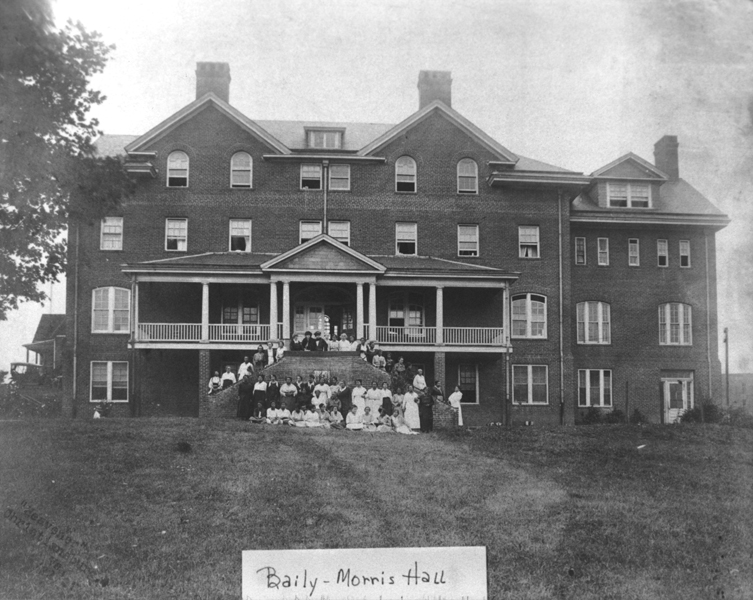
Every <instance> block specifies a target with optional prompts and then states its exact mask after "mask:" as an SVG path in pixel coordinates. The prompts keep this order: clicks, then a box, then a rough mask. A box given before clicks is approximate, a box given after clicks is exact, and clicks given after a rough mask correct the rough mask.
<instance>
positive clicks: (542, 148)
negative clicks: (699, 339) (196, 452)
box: [0, 0, 753, 373]
mask: <svg viewBox="0 0 753 600" xmlns="http://www.w3.org/2000/svg"><path fill="white" fill-rule="evenodd" d="M53 9H54V10H55V14H56V19H57V21H58V23H59V24H61V25H62V24H63V23H64V22H65V21H66V20H67V19H73V20H79V21H81V22H82V23H83V24H84V26H85V27H86V28H87V29H88V30H95V31H98V32H99V33H101V34H102V37H103V39H104V41H105V42H106V43H108V44H114V45H115V46H116V48H115V49H114V50H113V51H112V54H111V58H110V61H109V63H108V65H107V67H106V69H105V71H104V73H102V74H101V75H98V76H96V77H95V78H94V79H93V81H92V87H94V88H95V89H98V90H100V91H102V92H103V93H104V94H105V95H106V96H107V99H106V101H105V102H104V104H102V105H101V106H98V107H95V109H94V110H93V111H92V115H93V116H94V117H96V118H97V119H98V120H99V123H100V128H101V129H102V130H103V131H104V132H105V133H110V134H141V133H144V132H145V131H147V130H148V129H150V128H152V127H153V126H154V125H156V124H157V123H159V122H160V121H162V120H163V119H165V118H167V117H169V116H170V115H171V114H173V113H174V112H176V111H177V110H179V109H180V108H182V107H183V106H185V105H186V104H188V103H189V102H191V101H192V100H193V99H194V97H195V65H196V62H198V61H221V62H227V63H229V64H230V70H231V77H232V83H231V85H230V103H231V104H232V105H233V106H235V107H236V108H237V109H239V110H240V111H241V112H242V113H244V114H245V115H247V116H248V117H250V118H252V119H259V120H264V119H270V120H271V119H289V120H322V121H364V122H379V123H398V122H400V121H401V120H403V119H404V118H406V117H407V116H409V115H410V114H411V113H413V112H414V111H415V110H417V108H418V92H417V89H416V82H417V79H418V73H419V71H420V70H422V69H428V70H446V71H452V78H453V84H452V86H453V87H452V104H453V108H455V109H456V110H458V111H459V112H460V113H461V114H463V115H464V116H465V117H466V118H468V119H469V120H470V121H472V122H473V123H475V124H476V125H478V126H479V127H480V128H481V129H482V130H484V131H485V132H487V133H488V134H489V135H491V136H492V137H493V138H494V139H496V140H497V141H498V142H500V143H501V144H502V145H504V146H506V147H508V148H510V149H511V150H512V151H513V152H516V153H519V154H522V155H524V156H529V157H532V158H536V159H538V160H543V161H545V162H549V163H552V164H555V165H559V166H562V167H566V168H569V169H573V170H575V171H581V172H585V173H591V172H593V171H595V170H596V169H598V168H599V167H601V166H603V165H605V164H607V163H609V162H611V161H612V160H614V159H615V158H617V157H619V156H621V155H622V154H625V153H626V152H629V151H632V152H635V153H636V154H638V155H639V156H641V157H643V158H645V159H647V160H648V161H649V162H653V145H654V142H656V141H657V140H658V139H659V138H660V137H662V136H663V135H664V134H672V135H677V136H678V138H679V142H680V175H681V177H683V178H684V179H686V180H688V181H689V182H690V183H691V184H692V185H693V186H695V187H696V188H697V189H698V190H699V191H701V192H702V193H703V194H704V195H706V197H708V198H709V199H710V200H711V201H712V202H713V203H714V204H715V205H716V206H718V207H719V208H720V209H722V210H723V211H724V212H726V213H727V214H728V215H729V216H730V218H731V219H732V224H731V225H730V226H728V227H727V228H726V229H724V230H723V231H721V232H720V233H718V234H717V268H718V296H719V335H720V352H721V351H722V350H721V349H722V345H721V336H722V329H723V328H724V327H728V328H729V331H730V371H731V372H733V373H734V372H753V320H752V319H751V318H750V312H751V311H750V309H751V308H752V307H753V236H752V235H751V232H752V231H753V175H752V174H753V35H751V32H753V2H750V1H749V0H451V1H450V0H425V1H421V0H416V1H409V0H384V1H375V0H358V1H355V0H350V1H345V0H327V1H322V0H281V1H272V0H263V1H258V0H212V1H211V2H207V1H206V0H179V1H176V0H149V1H145V0H130V1H129V2H102V0H57V2H54V1H53ZM53 292H54V294H53V301H52V303H47V305H45V306H40V305H36V304H26V305H24V306H23V307H22V308H21V309H20V310H19V311H16V312H15V313H12V314H11V315H10V316H9V319H8V321H7V322H4V323H0V340H3V343H2V344H0V369H7V365H8V363H9V362H10V361H11V360H24V358H25V351H24V350H23V348H22V347H21V344H22V343H25V342H29V341H31V339H32V337H33V335H34V330H35V328H36V325H37V323H38V320H39V316H40V315H41V314H42V313H43V312H51V311H52V312H64V310H65V306H64V296H65V290H64V287H63V286H62V284H58V285H56V286H55V287H54V288H53ZM721 358H722V363H724V358H723V355H722V356H721Z"/></svg>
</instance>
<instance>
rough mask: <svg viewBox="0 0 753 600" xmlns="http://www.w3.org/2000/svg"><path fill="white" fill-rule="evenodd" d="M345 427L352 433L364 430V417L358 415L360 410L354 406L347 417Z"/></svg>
mask: <svg viewBox="0 0 753 600" xmlns="http://www.w3.org/2000/svg"><path fill="white" fill-rule="evenodd" d="M345 427H346V428H347V429H350V430H351V431H361V430H362V429H363V417H362V416H361V415H359V414H358V409H357V408H356V407H355V406H353V407H352V408H351V409H350V412H349V413H348V416H347V417H345Z"/></svg>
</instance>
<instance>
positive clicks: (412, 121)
mask: <svg viewBox="0 0 753 600" xmlns="http://www.w3.org/2000/svg"><path fill="white" fill-rule="evenodd" d="M434 112H437V113H439V114H441V115H442V116H443V117H445V118H446V119H447V120H449V121H450V122H451V123H453V124H454V125H456V126H457V127H458V128H460V129H461V130H463V131H464V132H465V133H466V134H468V135H469V136H471V137H473V138H475V139H476V141H477V142H478V143H479V144H481V145H482V146H484V147H485V148H486V149H487V150H489V151H490V152H492V153H493V154H495V155H496V156H497V157H498V158H499V159H500V161H501V162H504V163H508V164H511V165H512V164H515V163H516V162H517V161H518V157H517V156H516V155H515V154H513V153H512V152H510V151H509V150H508V149H507V148H505V147H504V146H502V145H501V144H499V143H498V142H496V141H494V140H493V139H492V138H491V137H489V136H488V135H487V134H486V133H484V132H483V131H481V129H479V128H478V127H476V126H475V125H474V124H473V123H471V122H470V121H469V120H468V119H466V118H465V117H464V116H463V115H461V114H460V113H459V112H457V111H456V110H453V109H452V108H450V107H449V106H447V105H446V104H445V103H444V102H442V101H441V100H435V101H434V102H432V103H430V104H427V105H426V106H424V107H423V108H422V109H421V110H419V111H417V112H415V113H413V114H412V115H411V116H410V117H408V118H407V119H405V120H404V121H402V122H401V123H398V124H397V125H395V126H394V127H393V128H392V129H390V130H389V131H386V132H385V133H384V134H382V135H380V136H379V137H378V138H376V139H375V140H373V141H372V142H371V143H370V144H368V145H366V146H364V147H363V148H361V150H360V151H359V152H358V154H359V155H361V156H365V155H367V154H372V153H374V152H376V151H377V150H379V149H381V148H383V147H384V146H386V145H387V144H389V143H390V142H392V141H393V140H395V139H397V138H398V137H399V136H400V135H402V134H403V133H404V132H405V131H407V130H409V129H410V128H411V127H414V126H415V125H417V124H418V123H420V122H421V121H423V120H424V119H426V118H428V117H429V116H430V115H431V114H432V113H434Z"/></svg>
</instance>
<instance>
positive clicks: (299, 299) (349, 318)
mask: <svg viewBox="0 0 753 600" xmlns="http://www.w3.org/2000/svg"><path fill="white" fill-rule="evenodd" d="M291 287H292V288H293V290H292V291H293V302H292V304H293V307H292V308H293V331H292V333H293V334H298V335H303V334H304V333H305V332H306V331H310V332H312V333H313V332H315V331H321V332H322V334H326V333H329V334H330V336H332V337H333V338H336V337H338V336H339V335H340V334H342V333H346V334H348V335H349V336H351V335H352V336H354V337H355V336H356V318H355V317H356V315H355V313H356V299H355V297H354V294H352V293H351V291H350V290H349V289H348V288H349V287H350V288H355V286H352V285H351V286H347V285H316V284H314V285H311V284H308V285H307V284H295V283H293V284H291ZM353 291H355V289H354V290H353Z"/></svg>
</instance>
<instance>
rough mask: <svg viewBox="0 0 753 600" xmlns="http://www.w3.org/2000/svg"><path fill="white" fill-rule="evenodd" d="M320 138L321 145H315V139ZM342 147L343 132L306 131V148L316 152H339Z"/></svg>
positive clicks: (328, 130)
mask: <svg viewBox="0 0 753 600" xmlns="http://www.w3.org/2000/svg"><path fill="white" fill-rule="evenodd" d="M317 136H321V139H322V144H321V145H317V144H316V143H315V142H316V137H317ZM342 145H343V132H342V131H341V130H339V129H307V130H306V147H307V148H315V149H317V150H340V149H341V148H342Z"/></svg>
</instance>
